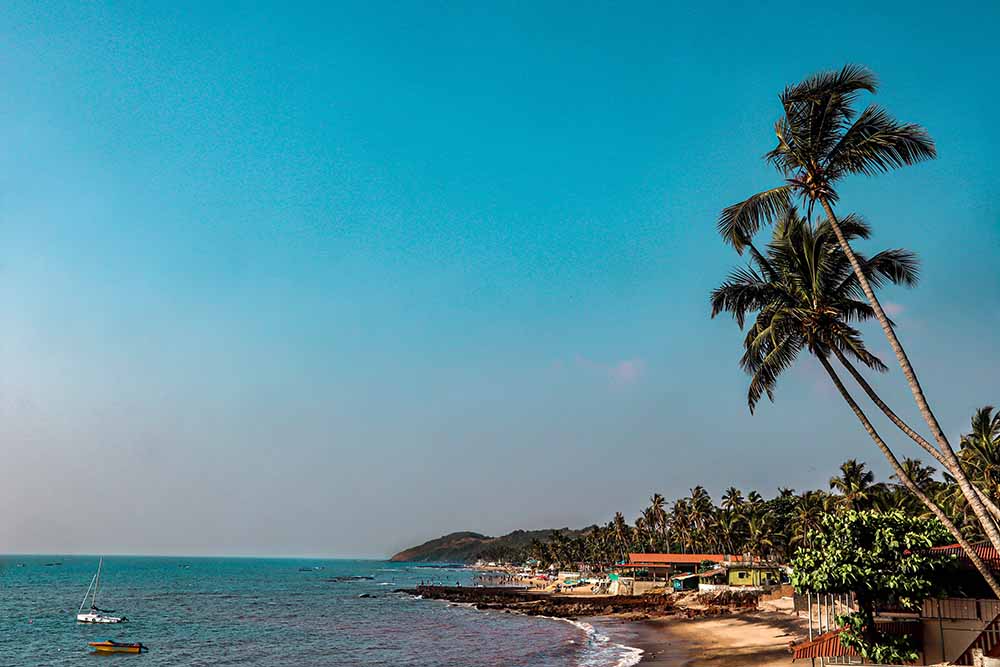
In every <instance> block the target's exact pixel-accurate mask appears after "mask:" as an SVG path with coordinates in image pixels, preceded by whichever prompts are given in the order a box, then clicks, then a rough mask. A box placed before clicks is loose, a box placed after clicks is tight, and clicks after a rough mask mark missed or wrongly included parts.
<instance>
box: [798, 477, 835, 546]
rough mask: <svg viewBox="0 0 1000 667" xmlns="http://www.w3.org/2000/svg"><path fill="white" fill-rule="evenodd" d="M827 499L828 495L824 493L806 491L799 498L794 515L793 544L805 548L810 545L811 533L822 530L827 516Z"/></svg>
mask: <svg viewBox="0 0 1000 667" xmlns="http://www.w3.org/2000/svg"><path fill="white" fill-rule="evenodd" d="M825 499H826V494H824V493H823V492H822V491H806V492H805V493H803V494H802V495H801V496H799V497H798V499H797V501H796V503H795V512H794V514H793V515H792V537H791V542H792V543H793V544H800V545H802V546H804V547H808V546H809V545H810V542H809V540H810V533H812V532H814V531H817V530H819V529H820V525H821V523H822V521H823V517H824V516H826V514H827V508H826V504H825V502H824V501H825Z"/></svg>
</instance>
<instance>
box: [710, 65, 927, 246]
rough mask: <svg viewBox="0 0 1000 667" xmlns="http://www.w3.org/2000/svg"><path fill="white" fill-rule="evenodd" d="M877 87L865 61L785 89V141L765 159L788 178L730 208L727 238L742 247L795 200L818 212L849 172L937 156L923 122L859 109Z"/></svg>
mask: <svg viewBox="0 0 1000 667" xmlns="http://www.w3.org/2000/svg"><path fill="white" fill-rule="evenodd" d="M877 88H878V83H877V82H876V80H875V75H874V74H873V73H872V72H871V71H869V70H868V69H866V68H864V67H860V66H857V65H847V66H845V67H844V68H843V69H842V70H840V71H839V72H822V73H820V74H816V75H814V76H811V77H809V78H808V79H806V80H804V81H802V82H801V83H798V84H796V85H794V86H789V87H787V88H785V90H784V91H783V92H782V93H781V106H782V109H783V111H784V114H783V115H782V117H781V118H780V119H779V120H778V122H777V123H775V126H774V132H775V135H777V139H778V145H777V146H776V147H775V148H774V149H773V150H771V151H770V152H768V153H767V155H766V156H765V157H766V159H767V160H768V162H770V163H771V164H773V165H774V166H775V167H776V168H777V169H778V170H779V171H780V172H781V173H782V174H783V175H784V176H785V183H784V184H783V185H779V186H778V187H775V188H772V189H770V190H765V191H764V192H759V193H757V194H755V195H753V196H751V197H750V198H748V199H746V200H745V201H742V202H740V203H738V204H734V205H732V206H729V207H728V208H726V209H724V210H723V211H722V215H721V216H720V217H719V223H718V229H719V233H720V234H721V235H722V237H723V238H724V239H725V240H726V241H727V242H728V243H730V244H732V245H733V246H734V247H735V248H736V249H737V250H738V251H740V252H742V251H743V248H744V247H745V246H746V244H747V243H748V241H749V239H751V238H752V237H753V235H754V234H755V233H756V232H757V230H758V229H760V227H761V226H762V225H764V224H769V223H771V222H773V221H774V220H776V219H778V218H779V217H780V216H781V214H782V213H783V212H784V211H785V210H786V209H788V208H789V207H790V206H791V205H792V200H793V198H795V197H798V198H801V199H802V200H804V202H805V203H806V205H807V211H808V213H809V214H810V215H811V213H812V209H813V205H814V204H815V203H816V202H817V201H818V200H825V201H826V202H828V203H833V202H836V201H837V192H836V190H835V189H834V185H835V184H836V182H837V181H839V180H840V179H841V178H843V177H844V176H846V175H847V174H858V173H861V174H868V175H872V174H876V173H879V172H883V171H888V170H890V169H893V168H896V167H901V166H904V165H909V164H914V163H916V162H920V161H922V160H928V159H932V158H934V157H936V155H937V153H936V151H935V148H934V142H933V141H932V140H931V138H930V137H929V136H928V135H927V132H926V131H925V130H924V129H923V128H922V127H920V126H919V125H913V124H904V123H900V122H898V121H896V120H894V119H893V118H892V117H891V116H890V115H889V114H888V113H887V112H886V111H885V109H883V108H882V107H880V106H878V105H875V104H872V105H869V106H868V107H866V108H865V109H864V110H863V111H861V113H860V114H859V113H857V111H856V110H855V109H854V103H855V102H856V101H857V98H858V95H859V94H860V93H862V92H866V91H867V92H869V93H874V92H876V90H877Z"/></svg>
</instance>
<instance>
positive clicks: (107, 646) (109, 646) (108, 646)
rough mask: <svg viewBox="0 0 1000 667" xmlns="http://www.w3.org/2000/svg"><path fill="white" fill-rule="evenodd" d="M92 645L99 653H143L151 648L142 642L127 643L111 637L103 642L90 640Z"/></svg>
mask: <svg viewBox="0 0 1000 667" xmlns="http://www.w3.org/2000/svg"><path fill="white" fill-rule="evenodd" d="M90 646H91V648H93V649H94V651H96V652H97V653H142V652H143V651H148V650H149V647H147V646H144V645H143V644H142V643H141V642H136V643H134V644H125V643H121V642H115V641H111V640H110V639H107V640H105V641H103V642H90Z"/></svg>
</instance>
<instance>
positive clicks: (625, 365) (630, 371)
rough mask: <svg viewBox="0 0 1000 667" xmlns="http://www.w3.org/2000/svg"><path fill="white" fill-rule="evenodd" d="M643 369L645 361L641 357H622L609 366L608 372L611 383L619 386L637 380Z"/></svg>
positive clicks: (644, 368)
mask: <svg viewBox="0 0 1000 667" xmlns="http://www.w3.org/2000/svg"><path fill="white" fill-rule="evenodd" d="M645 370H646V362H644V361H643V360H642V359H623V360H621V361H619V362H618V363H616V364H614V365H613V366H611V368H610V369H609V371H608V374H609V376H610V377H611V383H612V384H614V385H616V386H619V387H621V386H623V385H627V384H632V383H633V382H635V381H636V380H638V379H639V378H640V377H642V374H643V373H644V372H645Z"/></svg>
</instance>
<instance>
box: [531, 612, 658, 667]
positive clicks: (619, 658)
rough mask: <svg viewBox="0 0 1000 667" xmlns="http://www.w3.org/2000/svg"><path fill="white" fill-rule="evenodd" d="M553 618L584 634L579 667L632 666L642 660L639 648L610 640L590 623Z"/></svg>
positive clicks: (641, 652)
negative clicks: (585, 639) (584, 642)
mask: <svg viewBox="0 0 1000 667" xmlns="http://www.w3.org/2000/svg"><path fill="white" fill-rule="evenodd" d="M545 618H551V617H549V616H546V617H545ZM555 620H559V621H563V622H565V623H569V624H570V625H572V626H574V627H576V628H579V629H580V630H582V631H583V633H584V634H585V635H586V638H587V642H586V649H585V650H584V654H583V656H581V658H580V667H632V666H633V665H637V664H639V661H641V660H642V654H643V653H644V651H643V650H642V649H641V648H636V647H634V646H626V645H625V644H617V643H615V642H612V641H611V638H610V637H608V636H607V635H605V634H603V633H600V632H598V631H597V630H596V629H595V628H594V626H593V625H591V624H590V623H586V622H584V621H577V620H573V619H570V618H558V619H555ZM612 660H613V661H614V662H611V661H612Z"/></svg>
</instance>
